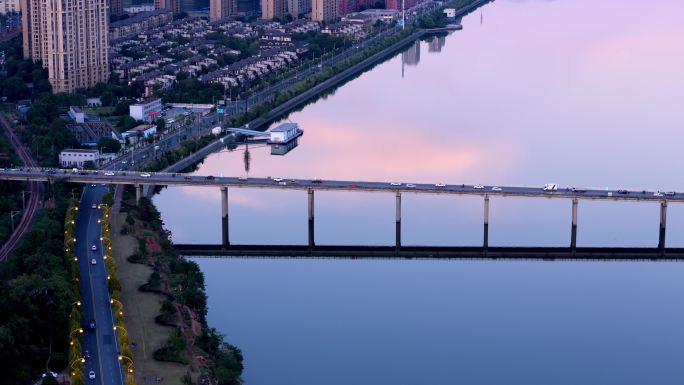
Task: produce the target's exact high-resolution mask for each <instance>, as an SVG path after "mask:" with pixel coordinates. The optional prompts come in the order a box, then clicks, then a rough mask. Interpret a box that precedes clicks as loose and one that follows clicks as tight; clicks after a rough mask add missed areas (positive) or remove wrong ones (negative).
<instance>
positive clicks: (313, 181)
mask: <svg viewBox="0 0 684 385" xmlns="http://www.w3.org/2000/svg"><path fill="white" fill-rule="evenodd" d="M311 183H323V181H322V180H320V179H314V180H312V181H311Z"/></svg>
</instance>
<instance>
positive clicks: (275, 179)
mask: <svg viewBox="0 0 684 385" xmlns="http://www.w3.org/2000/svg"><path fill="white" fill-rule="evenodd" d="M273 181H274V182H282V181H283V178H273Z"/></svg>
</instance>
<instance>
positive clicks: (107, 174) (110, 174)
mask: <svg viewBox="0 0 684 385" xmlns="http://www.w3.org/2000/svg"><path fill="white" fill-rule="evenodd" d="M105 175H106V176H114V173H113V172H111V171H107V172H106V173H105Z"/></svg>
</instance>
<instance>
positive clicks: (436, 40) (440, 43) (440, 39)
mask: <svg viewBox="0 0 684 385" xmlns="http://www.w3.org/2000/svg"><path fill="white" fill-rule="evenodd" d="M444 44H446V36H435V37H433V38H432V40H430V42H429V43H428V52H442V48H443V47H444Z"/></svg>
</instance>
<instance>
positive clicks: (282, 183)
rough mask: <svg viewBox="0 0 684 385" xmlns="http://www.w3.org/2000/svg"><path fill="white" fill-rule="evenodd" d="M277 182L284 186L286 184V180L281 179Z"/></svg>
mask: <svg viewBox="0 0 684 385" xmlns="http://www.w3.org/2000/svg"><path fill="white" fill-rule="evenodd" d="M278 184H279V185H281V186H285V185H287V182H285V181H282V180H281V181H280V182H278Z"/></svg>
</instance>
